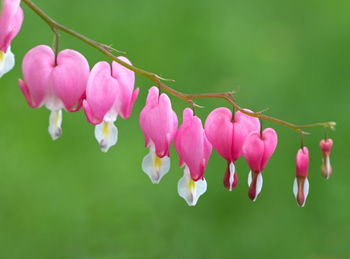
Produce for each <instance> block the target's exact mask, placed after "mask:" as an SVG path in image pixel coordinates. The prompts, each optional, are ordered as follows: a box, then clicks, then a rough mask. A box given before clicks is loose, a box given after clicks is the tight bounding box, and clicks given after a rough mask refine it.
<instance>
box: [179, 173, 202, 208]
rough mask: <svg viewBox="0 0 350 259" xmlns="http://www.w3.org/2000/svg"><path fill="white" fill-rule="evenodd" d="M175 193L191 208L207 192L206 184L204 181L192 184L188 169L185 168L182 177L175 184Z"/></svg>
mask: <svg viewBox="0 0 350 259" xmlns="http://www.w3.org/2000/svg"><path fill="white" fill-rule="evenodd" d="M177 191H178V194H179V196H180V197H182V198H183V199H184V200H185V201H186V203H187V204H188V206H190V207H193V206H195V205H196V204H197V202H198V199H199V197H200V196H201V195H202V194H204V193H205V192H206V191H207V182H206V180H205V179H203V180H198V181H196V182H194V181H193V180H192V179H191V176H190V172H189V169H188V167H187V166H185V170H184V175H183V177H181V179H180V180H179V182H178V184H177Z"/></svg>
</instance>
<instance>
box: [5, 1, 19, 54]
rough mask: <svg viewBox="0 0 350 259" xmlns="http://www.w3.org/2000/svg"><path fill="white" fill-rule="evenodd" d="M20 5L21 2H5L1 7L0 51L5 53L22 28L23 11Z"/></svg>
mask: <svg viewBox="0 0 350 259" xmlns="http://www.w3.org/2000/svg"><path fill="white" fill-rule="evenodd" d="M19 4H20V0H3V1H2V6H1V7H0V10H1V14H0V51H4V52H5V53H6V52H7V49H8V47H9V46H10V44H11V41H12V40H13V38H14V37H16V35H17V34H18V32H19V30H20V28H21V26H22V22H23V11H22V8H21V7H20V6H19Z"/></svg>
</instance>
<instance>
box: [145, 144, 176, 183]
mask: <svg viewBox="0 0 350 259" xmlns="http://www.w3.org/2000/svg"><path fill="white" fill-rule="evenodd" d="M169 169H170V158H169V157H168V156H164V157H163V158H160V157H158V156H157V155H156V152H155V147H154V144H153V143H151V145H150V148H149V153H148V154H147V155H146V156H145V157H144V158H143V160H142V170H143V171H144V172H145V173H146V174H147V175H148V176H149V178H150V179H151V181H152V183H154V184H157V183H159V182H160V180H161V179H162V178H163V176H164V175H166V174H167V173H168V172H169Z"/></svg>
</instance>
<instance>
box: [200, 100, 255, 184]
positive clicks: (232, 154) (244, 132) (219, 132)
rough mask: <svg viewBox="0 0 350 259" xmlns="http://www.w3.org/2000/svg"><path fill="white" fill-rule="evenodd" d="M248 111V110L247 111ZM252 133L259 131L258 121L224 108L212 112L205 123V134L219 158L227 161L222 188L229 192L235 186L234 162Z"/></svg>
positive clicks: (240, 154)
mask: <svg viewBox="0 0 350 259" xmlns="http://www.w3.org/2000/svg"><path fill="white" fill-rule="evenodd" d="M247 111H249V110H247ZM252 131H260V123H259V119H257V118H254V117H251V116H248V115H246V114H244V113H242V112H240V111H237V112H236V113H235V115H234V118H232V112H231V111H230V110H229V109H227V108H224V107H221V108H217V109H215V110H213V111H212V112H211V113H210V114H209V115H208V117H207V120H206V121H205V134H206V136H207V137H208V139H209V141H210V143H211V144H212V145H213V147H214V149H215V150H216V151H217V152H218V153H219V155H220V156H222V157H223V158H225V159H226V160H227V169H226V172H225V176H224V180H223V182H224V186H225V188H226V189H228V190H229V191H232V190H233V188H235V187H236V185H237V174H236V168H235V162H236V160H237V159H238V158H239V157H240V156H242V146H243V143H244V140H245V139H246V137H247V136H248V135H249V133H251V132H252Z"/></svg>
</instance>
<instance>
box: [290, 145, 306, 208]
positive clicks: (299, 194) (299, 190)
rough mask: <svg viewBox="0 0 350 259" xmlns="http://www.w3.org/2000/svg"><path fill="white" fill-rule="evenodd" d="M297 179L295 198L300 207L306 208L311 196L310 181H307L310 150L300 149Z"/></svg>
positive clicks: (297, 161) (294, 188) (294, 186)
mask: <svg viewBox="0 0 350 259" xmlns="http://www.w3.org/2000/svg"><path fill="white" fill-rule="evenodd" d="M295 165H296V177H295V180H294V185H293V192H294V196H295V198H296V200H297V203H298V204H299V206H300V207H304V205H305V201H306V198H307V196H308V194H309V181H308V179H307V174H308V167H309V150H308V149H307V147H303V148H300V149H299V150H298V153H297V157H296V163H295Z"/></svg>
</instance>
